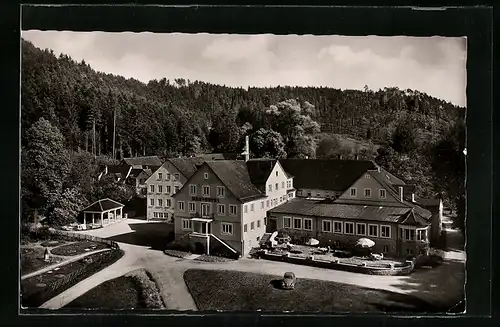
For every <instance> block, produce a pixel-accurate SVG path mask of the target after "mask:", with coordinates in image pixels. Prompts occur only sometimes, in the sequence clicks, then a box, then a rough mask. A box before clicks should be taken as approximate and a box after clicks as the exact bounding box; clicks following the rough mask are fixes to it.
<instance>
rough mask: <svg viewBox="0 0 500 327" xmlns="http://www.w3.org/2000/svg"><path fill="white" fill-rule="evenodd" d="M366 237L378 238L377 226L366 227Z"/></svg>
mask: <svg viewBox="0 0 500 327" xmlns="http://www.w3.org/2000/svg"><path fill="white" fill-rule="evenodd" d="M368 236H373V237H378V225H368Z"/></svg>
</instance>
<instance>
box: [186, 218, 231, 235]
mask: <svg viewBox="0 0 500 327" xmlns="http://www.w3.org/2000/svg"><path fill="white" fill-rule="evenodd" d="M182 229H183V230H189V231H192V230H193V222H192V221H191V219H182ZM220 233H221V234H222V235H233V224H232V223H224V222H221V223H220Z"/></svg>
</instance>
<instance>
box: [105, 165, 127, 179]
mask: <svg viewBox="0 0 500 327" xmlns="http://www.w3.org/2000/svg"><path fill="white" fill-rule="evenodd" d="M131 168H132V167H130V166H127V165H113V166H108V174H120V175H121V176H123V177H127V176H128V175H129V174H130V171H131Z"/></svg>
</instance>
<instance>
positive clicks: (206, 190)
mask: <svg viewBox="0 0 500 327" xmlns="http://www.w3.org/2000/svg"><path fill="white" fill-rule="evenodd" d="M203 196H210V186H207V185H203Z"/></svg>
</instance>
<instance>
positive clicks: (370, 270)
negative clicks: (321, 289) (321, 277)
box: [257, 253, 414, 276]
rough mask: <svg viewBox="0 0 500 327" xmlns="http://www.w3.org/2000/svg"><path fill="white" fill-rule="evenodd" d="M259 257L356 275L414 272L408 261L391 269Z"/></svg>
mask: <svg viewBox="0 0 500 327" xmlns="http://www.w3.org/2000/svg"><path fill="white" fill-rule="evenodd" d="M257 255H258V257H260V258H262V259H266V260H273V261H282V262H287V263H293V264H296V265H305V266H312V267H318V268H327V269H336V270H344V271H350V272H355V273H361V274H367V275H387V276H401V275H409V274H411V273H412V272H413V270H414V263H413V262H411V261H408V262H406V263H404V264H402V265H401V266H394V267H390V266H389V265H387V267H370V266H361V265H354V264H348V263H340V262H339V263H336V262H333V261H327V260H319V259H307V258H300V257H292V256H287V255H286V254H285V255H282V254H273V253H258V254H257Z"/></svg>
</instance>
